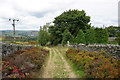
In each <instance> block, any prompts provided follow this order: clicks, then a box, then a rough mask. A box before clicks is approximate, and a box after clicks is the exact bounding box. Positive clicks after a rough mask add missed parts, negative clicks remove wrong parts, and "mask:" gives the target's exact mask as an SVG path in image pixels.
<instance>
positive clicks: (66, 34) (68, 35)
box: [61, 29, 73, 45]
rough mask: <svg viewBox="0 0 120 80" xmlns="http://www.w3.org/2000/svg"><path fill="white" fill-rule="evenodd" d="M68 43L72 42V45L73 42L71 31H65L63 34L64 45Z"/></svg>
mask: <svg viewBox="0 0 120 80" xmlns="http://www.w3.org/2000/svg"><path fill="white" fill-rule="evenodd" d="M67 41H70V43H72V41H73V36H72V35H71V33H70V32H69V30H67V29H66V30H65V31H64V33H63V39H62V42H61V43H62V45H65V44H66V43H67Z"/></svg>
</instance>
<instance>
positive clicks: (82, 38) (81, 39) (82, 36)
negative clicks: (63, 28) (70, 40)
mask: <svg viewBox="0 0 120 80" xmlns="http://www.w3.org/2000/svg"><path fill="white" fill-rule="evenodd" d="M75 42H76V43H78V44H79V43H85V34H84V33H83V31H82V30H81V29H80V30H79V32H78V34H77V36H76V38H75Z"/></svg>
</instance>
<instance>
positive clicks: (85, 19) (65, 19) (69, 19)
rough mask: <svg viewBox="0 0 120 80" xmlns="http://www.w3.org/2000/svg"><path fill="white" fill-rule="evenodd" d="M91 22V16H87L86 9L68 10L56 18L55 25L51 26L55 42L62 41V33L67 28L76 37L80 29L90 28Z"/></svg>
mask: <svg viewBox="0 0 120 80" xmlns="http://www.w3.org/2000/svg"><path fill="white" fill-rule="evenodd" d="M89 22H90V17H89V16H86V13H85V11H84V10H82V11H79V10H68V11H65V12H63V13H62V14H61V15H59V16H57V17H56V18H55V20H54V21H53V23H54V26H51V27H50V28H49V32H50V33H51V34H52V35H53V36H54V38H55V39H54V40H53V41H54V42H56V43H61V41H62V38H63V37H62V34H63V32H64V31H65V30H66V29H68V30H69V32H70V33H71V34H72V35H73V37H76V36H77V33H78V31H79V30H80V29H82V30H83V31H84V30H86V29H89V28H90V24H89ZM54 42H53V43H54Z"/></svg>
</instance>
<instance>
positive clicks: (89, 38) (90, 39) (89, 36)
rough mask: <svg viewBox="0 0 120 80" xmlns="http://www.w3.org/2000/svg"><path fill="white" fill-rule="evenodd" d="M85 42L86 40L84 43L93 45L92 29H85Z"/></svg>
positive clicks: (93, 32) (93, 35) (93, 34)
mask: <svg viewBox="0 0 120 80" xmlns="http://www.w3.org/2000/svg"><path fill="white" fill-rule="evenodd" d="M85 40H86V43H88V44H89V43H95V42H96V41H95V31H94V28H90V29H87V30H86V33H85Z"/></svg>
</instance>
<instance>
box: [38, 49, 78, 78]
mask: <svg viewBox="0 0 120 80" xmlns="http://www.w3.org/2000/svg"><path fill="white" fill-rule="evenodd" d="M49 51H50V55H49V58H48V60H47V61H46V64H45V65H44V66H43V69H42V74H41V75H40V76H39V78H76V77H77V76H76V75H75V74H74V72H73V71H72V68H71V67H70V65H69V64H68V63H67V61H66V60H65V59H64V57H63V55H62V54H61V53H60V52H59V50H58V49H57V48H49Z"/></svg>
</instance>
